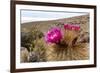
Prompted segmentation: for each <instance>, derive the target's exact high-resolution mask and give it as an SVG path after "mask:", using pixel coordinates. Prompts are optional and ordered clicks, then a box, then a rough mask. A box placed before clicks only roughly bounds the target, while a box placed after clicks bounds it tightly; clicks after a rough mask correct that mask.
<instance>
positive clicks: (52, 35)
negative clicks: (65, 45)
mask: <svg viewBox="0 0 100 73" xmlns="http://www.w3.org/2000/svg"><path fill="white" fill-rule="evenodd" d="M61 39H62V32H61V29H60V28H58V27H55V28H52V29H51V30H49V31H48V32H47V33H46V35H45V40H46V42H47V43H59V42H60V40H61Z"/></svg>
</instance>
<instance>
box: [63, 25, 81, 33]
mask: <svg viewBox="0 0 100 73" xmlns="http://www.w3.org/2000/svg"><path fill="white" fill-rule="evenodd" d="M64 29H68V30H76V31H78V30H80V25H76V24H75V25H72V24H64Z"/></svg>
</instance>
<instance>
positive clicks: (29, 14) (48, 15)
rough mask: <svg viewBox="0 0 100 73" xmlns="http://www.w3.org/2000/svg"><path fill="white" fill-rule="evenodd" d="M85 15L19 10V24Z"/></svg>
mask: <svg viewBox="0 0 100 73" xmlns="http://www.w3.org/2000/svg"><path fill="white" fill-rule="evenodd" d="M86 14H87V13H84V12H83V13H79V12H67V11H66V12H65V11H40V10H36V11H35V10H21V23H26V22H34V21H48V20H56V19H61V18H69V17H74V16H80V15H86Z"/></svg>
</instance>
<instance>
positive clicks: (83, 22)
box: [21, 15, 89, 33]
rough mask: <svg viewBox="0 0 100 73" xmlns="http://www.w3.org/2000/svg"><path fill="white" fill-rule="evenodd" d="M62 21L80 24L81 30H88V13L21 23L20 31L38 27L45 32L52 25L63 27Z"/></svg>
mask: <svg viewBox="0 0 100 73" xmlns="http://www.w3.org/2000/svg"><path fill="white" fill-rule="evenodd" d="M63 23H74V24H80V26H81V29H82V31H86V32H89V15H82V16H75V17H71V18H63V19H57V20H49V21H36V22H28V23H23V24H21V32H29V31H30V30H34V29H38V30H40V31H42V32H43V33H45V32H46V31H47V30H48V29H50V28H51V27H54V26H59V27H63Z"/></svg>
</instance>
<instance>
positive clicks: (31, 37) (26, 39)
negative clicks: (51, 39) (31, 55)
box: [21, 30, 43, 51]
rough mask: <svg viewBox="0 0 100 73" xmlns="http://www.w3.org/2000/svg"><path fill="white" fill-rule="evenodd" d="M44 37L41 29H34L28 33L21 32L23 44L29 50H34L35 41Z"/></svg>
mask: <svg viewBox="0 0 100 73" xmlns="http://www.w3.org/2000/svg"><path fill="white" fill-rule="evenodd" d="M42 37H43V33H42V32H41V31H39V30H33V31H30V32H28V33H21V46H22V47H26V48H27V49H28V51H32V48H34V46H35V43H34V41H35V40H37V39H40V38H42Z"/></svg>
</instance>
